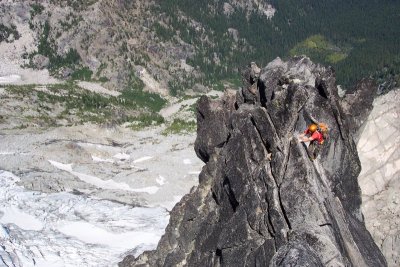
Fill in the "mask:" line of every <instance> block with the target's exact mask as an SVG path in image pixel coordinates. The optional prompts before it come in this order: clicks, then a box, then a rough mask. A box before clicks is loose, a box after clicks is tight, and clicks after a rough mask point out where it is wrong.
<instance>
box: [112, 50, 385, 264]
mask: <svg viewBox="0 0 400 267" xmlns="http://www.w3.org/2000/svg"><path fill="white" fill-rule="evenodd" d="M243 75H244V81H245V83H244V86H243V88H241V89H240V90H239V91H237V92H236V91H226V92H225V94H224V96H223V97H222V98H221V99H217V100H212V99H210V98H208V97H202V98H201V99H200V100H199V102H198V111H197V121H198V130H197V133H198V136H197V139H196V142H195V150H196V153H197V155H198V156H199V158H200V159H202V160H203V161H204V162H205V163H206V165H205V166H204V167H203V170H202V172H201V173H200V176H199V185H198V186H197V187H195V188H193V189H192V191H191V193H190V194H187V195H186V196H185V197H184V198H183V199H182V200H181V201H180V202H179V203H178V204H177V205H176V206H175V207H174V209H173V210H172V212H171V217H170V222H169V225H168V226H167V229H166V232H165V235H164V236H163V237H162V238H161V240H160V242H159V244H158V247H157V249H156V250H154V251H148V252H145V253H143V254H142V255H140V256H139V257H138V258H134V257H133V256H127V257H126V258H125V259H124V260H123V261H122V262H121V263H120V266H386V265H387V264H386V261H385V258H384V257H383V255H382V253H381V252H380V251H379V249H378V247H377V246H376V245H375V243H374V241H373V239H372V238H371V235H370V234H369V232H368V231H367V230H366V228H365V223H364V219H363V215H362V213H361V208H360V205H361V193H360V187H359V185H358V182H357V177H358V174H359V173H360V170H361V165H360V160H359V158H358V154H357V149H356V145H355V143H354V140H353V138H354V136H355V135H356V132H357V129H356V128H357V127H355V126H354V125H357V124H356V123H354V122H357V123H358V122H359V120H361V119H362V118H365V113H368V111H369V107H365V105H362V104H360V101H365V102H367V103H369V101H367V100H365V99H358V100H357V99H352V101H348V102H346V104H347V105H351V106H353V107H356V108H357V111H358V112H356V113H355V116H353V117H352V118H351V119H349V116H348V115H346V112H344V111H343V107H342V104H341V100H340V98H339V96H338V93H337V87H336V79H335V73H334V70H333V69H332V68H326V67H323V66H320V65H317V64H314V63H312V62H311V61H310V59H308V58H306V57H295V58H292V59H290V60H289V61H287V62H284V61H282V60H281V59H279V58H277V59H275V60H274V61H272V62H271V63H269V64H268V65H267V66H266V67H264V68H262V69H259V68H258V67H256V66H254V64H252V65H251V66H249V67H248V69H246V70H245V71H244V72H243ZM364 85H365V86H358V87H355V90H357V88H363V90H365V88H366V87H368V86H370V87H371V90H372V89H373V88H372V87H373V85H372V84H370V83H365V84H364ZM254 88H255V90H254ZM361 95H363V96H365V97H369V96H368V95H367V94H361ZM367 106H368V105H367ZM347 108H348V109H347V110H351V107H350V108H349V107H347ZM361 117H362V118H361ZM311 122H324V123H326V124H328V126H329V137H328V138H327V140H326V141H325V143H324V145H323V147H322V150H321V152H320V155H319V157H318V158H317V159H316V160H314V161H311V160H310V159H309V157H308V155H307V151H306V149H307V148H306V146H305V145H304V144H303V143H300V142H298V140H297V135H298V134H299V133H301V132H303V131H304V129H305V128H306V127H307V125H308V124H309V123H311ZM350 122H353V123H352V124H351V126H354V127H353V128H351V127H349V123H350ZM359 124H360V125H361V124H362V123H361V122H360V123H359ZM358 127H359V126H358Z"/></svg>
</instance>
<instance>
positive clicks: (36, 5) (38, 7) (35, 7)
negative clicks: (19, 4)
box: [30, 3, 44, 18]
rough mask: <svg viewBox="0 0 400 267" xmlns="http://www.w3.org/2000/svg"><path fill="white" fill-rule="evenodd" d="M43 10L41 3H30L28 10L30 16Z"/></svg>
mask: <svg viewBox="0 0 400 267" xmlns="http://www.w3.org/2000/svg"><path fill="white" fill-rule="evenodd" d="M43 10H44V6H42V5H41V4H39V3H33V4H31V10H30V13H31V18H33V17H35V16H36V15H40V14H42V12H43Z"/></svg>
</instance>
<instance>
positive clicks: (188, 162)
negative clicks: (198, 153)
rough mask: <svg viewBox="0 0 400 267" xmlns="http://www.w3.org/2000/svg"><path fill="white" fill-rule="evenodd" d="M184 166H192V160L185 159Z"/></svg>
mask: <svg viewBox="0 0 400 267" xmlns="http://www.w3.org/2000/svg"><path fill="white" fill-rule="evenodd" d="M183 164H185V165H190V164H192V161H191V160H190V159H184V160H183Z"/></svg>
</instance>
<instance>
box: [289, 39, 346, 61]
mask: <svg viewBox="0 0 400 267" xmlns="http://www.w3.org/2000/svg"><path fill="white" fill-rule="evenodd" d="M289 54H290V55H291V56H295V55H308V56H310V57H312V58H313V59H314V60H316V61H318V62H324V61H325V62H328V63H330V64H335V63H337V62H339V61H342V60H344V59H346V57H347V53H344V52H343V49H341V48H339V47H337V46H335V45H333V44H332V43H330V42H328V41H327V40H326V38H325V37H324V36H322V35H313V36H310V37H309V38H307V39H306V40H304V41H303V42H300V43H299V44H297V45H296V46H295V47H294V48H293V49H291V50H290V52H289Z"/></svg>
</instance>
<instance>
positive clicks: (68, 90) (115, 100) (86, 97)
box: [5, 82, 165, 129]
mask: <svg viewBox="0 0 400 267" xmlns="http://www.w3.org/2000/svg"><path fill="white" fill-rule="evenodd" d="M43 88H44V89H43ZM5 90H6V91H7V92H8V93H9V94H11V95H14V98H16V99H18V98H19V99H33V101H34V103H32V105H29V109H31V110H32V111H33V112H36V113H39V115H37V116H36V115H35V116H31V115H30V116H26V120H27V122H34V123H35V124H38V125H47V126H55V125H56V124H57V121H60V120H67V121H69V123H70V124H76V123H84V122H94V123H100V124H101V123H115V124H123V123H125V122H128V123H131V125H132V128H133V129H139V128H143V127H147V126H150V125H158V124H161V123H164V118H163V117H162V116H160V115H159V114H158V113H157V111H159V110H160V109H161V108H162V106H163V105H164V104H165V100H163V99H162V98H161V97H160V96H159V95H156V94H151V93H146V92H142V91H139V93H138V92H134V91H133V90H126V91H124V92H123V93H122V94H121V95H120V96H118V97H113V96H105V95H101V94H98V93H94V92H91V91H87V90H85V89H82V88H80V87H79V86H77V85H76V84H75V83H74V82H68V83H63V84H53V85H47V86H45V87H43V86H41V87H37V85H21V86H15V85H8V86H5ZM138 96H139V97H138Z"/></svg>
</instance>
